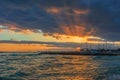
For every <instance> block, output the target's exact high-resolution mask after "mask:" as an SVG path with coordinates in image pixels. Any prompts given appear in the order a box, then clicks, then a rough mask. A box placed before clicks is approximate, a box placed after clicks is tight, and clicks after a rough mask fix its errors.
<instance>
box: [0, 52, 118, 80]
mask: <svg viewBox="0 0 120 80" xmlns="http://www.w3.org/2000/svg"><path fill="white" fill-rule="evenodd" d="M0 80H120V56H78V55H77V56H75V55H38V54H37V53H0Z"/></svg>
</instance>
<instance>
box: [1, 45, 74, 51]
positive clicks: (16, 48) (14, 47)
mask: <svg viewBox="0 0 120 80" xmlns="http://www.w3.org/2000/svg"><path fill="white" fill-rule="evenodd" d="M64 49H65V50H74V48H70V47H66V48H64V47H57V46H54V45H50V44H49V45H48V44H15V43H0V51H3V52H4V51H5V52H18V51H19V52H32V51H33V52H35V51H59V50H60V51H61V50H64ZM65 50H64V51H65Z"/></svg>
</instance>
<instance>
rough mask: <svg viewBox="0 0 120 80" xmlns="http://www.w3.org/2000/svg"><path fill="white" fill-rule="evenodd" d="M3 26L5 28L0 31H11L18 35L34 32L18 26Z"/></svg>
mask: <svg viewBox="0 0 120 80" xmlns="http://www.w3.org/2000/svg"><path fill="white" fill-rule="evenodd" d="M1 26H3V27H2V28H1V29H0V31H3V30H10V31H14V32H17V33H23V34H31V33H33V32H34V31H33V30H31V29H25V28H21V27H20V26H18V25H16V24H1Z"/></svg>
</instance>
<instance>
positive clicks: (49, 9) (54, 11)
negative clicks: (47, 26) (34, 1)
mask: <svg viewBox="0 0 120 80" xmlns="http://www.w3.org/2000/svg"><path fill="white" fill-rule="evenodd" d="M46 11H47V12H49V13H60V12H61V11H62V9H60V8H56V7H51V8H48V9H47V10H46Z"/></svg>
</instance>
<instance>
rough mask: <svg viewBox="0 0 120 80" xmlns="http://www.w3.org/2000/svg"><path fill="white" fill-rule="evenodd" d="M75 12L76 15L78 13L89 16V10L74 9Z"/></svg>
mask: <svg viewBox="0 0 120 80" xmlns="http://www.w3.org/2000/svg"><path fill="white" fill-rule="evenodd" d="M73 11H74V13H76V14H79V15H80V14H88V12H89V11H88V10H79V9H74V10H73Z"/></svg>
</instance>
